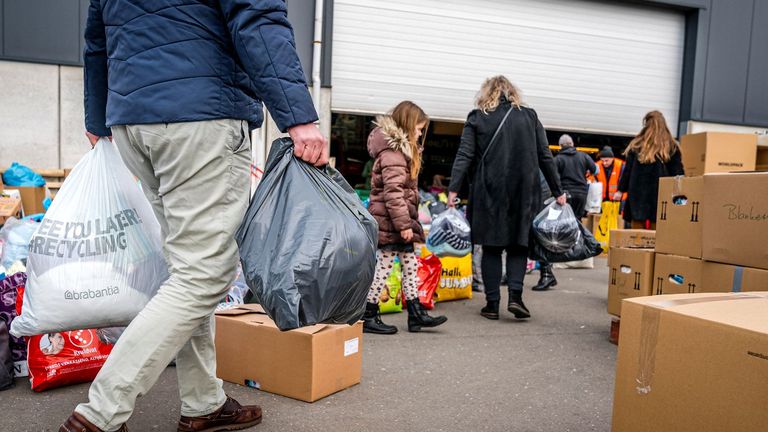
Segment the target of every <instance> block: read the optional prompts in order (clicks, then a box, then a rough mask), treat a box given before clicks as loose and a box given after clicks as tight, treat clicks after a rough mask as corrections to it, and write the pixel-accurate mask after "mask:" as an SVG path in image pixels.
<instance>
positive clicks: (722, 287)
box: [700, 262, 768, 313]
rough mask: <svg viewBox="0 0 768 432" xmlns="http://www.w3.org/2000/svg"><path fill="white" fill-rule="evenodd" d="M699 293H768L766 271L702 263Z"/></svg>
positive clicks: (767, 271)
mask: <svg viewBox="0 0 768 432" xmlns="http://www.w3.org/2000/svg"><path fill="white" fill-rule="evenodd" d="M700 291H701V292H746V291H768V270H762V269H756V268H751V267H740V266H734V265H729V264H720V263H713V262H704V265H703V267H702V283H701V290H700ZM767 313H768V312H767Z"/></svg>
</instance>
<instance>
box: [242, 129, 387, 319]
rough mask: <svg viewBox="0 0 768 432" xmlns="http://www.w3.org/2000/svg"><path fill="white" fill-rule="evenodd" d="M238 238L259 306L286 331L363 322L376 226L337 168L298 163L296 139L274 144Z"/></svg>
mask: <svg viewBox="0 0 768 432" xmlns="http://www.w3.org/2000/svg"><path fill="white" fill-rule="evenodd" d="M236 240H237V244H238V246H239V247H240V261H241V262H242V265H243V274H244V275H245V281H246V283H247V284H248V287H249V288H250V289H251V291H252V292H253V295H254V301H255V302H257V303H260V304H261V305H262V307H263V308H264V310H265V311H266V312H267V314H268V315H269V317H270V318H272V319H273V320H274V321H275V324H277V327H278V328H279V329H280V330H290V329H295V328H298V327H303V326H308V325H313V324H318V323H334V324H342V323H347V324H350V325H351V324H354V323H355V322H357V321H358V320H360V318H361V317H362V316H363V312H364V311H365V303H366V297H367V295H368V290H369V288H370V287H371V283H372V282H373V275H374V271H375V267H376V242H377V240H378V226H377V225H376V221H375V220H374V219H373V216H371V214H370V213H368V211H367V210H366V209H365V207H363V204H362V203H361V202H360V200H359V199H358V198H357V195H356V194H355V192H354V190H353V189H352V188H351V187H350V186H349V184H348V183H347V182H346V181H345V180H344V178H343V177H342V176H341V174H339V173H338V172H337V171H336V170H334V169H332V168H330V167H328V168H325V169H320V168H316V167H313V166H311V165H309V164H307V163H304V162H302V161H301V160H299V159H297V158H295V157H294V156H293V141H291V140H290V139H288V138H281V139H278V140H276V141H275V142H274V143H272V149H271V150H270V152H269V157H268V159H267V168H266V170H265V174H264V178H263V179H262V180H261V183H260V184H259V187H258V189H257V190H256V194H255V195H254V196H253V200H252V201H251V204H250V206H249V208H248V212H247V213H246V215H245V219H244V220H243V223H242V225H241V226H240V228H239V229H238V232H237V235H236Z"/></svg>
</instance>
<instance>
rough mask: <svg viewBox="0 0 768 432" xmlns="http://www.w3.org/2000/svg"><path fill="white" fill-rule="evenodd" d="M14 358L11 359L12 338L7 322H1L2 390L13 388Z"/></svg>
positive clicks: (0, 386)
mask: <svg viewBox="0 0 768 432" xmlns="http://www.w3.org/2000/svg"><path fill="white" fill-rule="evenodd" d="M13 376H14V372H13V358H12V357H11V336H10V335H9V334H8V327H6V326H5V321H2V320H0V390H7V389H9V388H11V387H13V384H14V382H13Z"/></svg>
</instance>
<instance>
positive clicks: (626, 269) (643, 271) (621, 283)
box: [608, 248, 655, 316]
mask: <svg viewBox="0 0 768 432" xmlns="http://www.w3.org/2000/svg"><path fill="white" fill-rule="evenodd" d="M654 255H655V254H654V252H653V249H621V248H618V249H611V253H610V254H609V255H608V268H609V281H608V313H609V314H611V315H615V316H621V301H622V300H624V299H627V298H632V297H642V296H649V295H651V294H652V293H653V261H654Z"/></svg>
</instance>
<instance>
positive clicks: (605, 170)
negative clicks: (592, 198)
mask: <svg viewBox="0 0 768 432" xmlns="http://www.w3.org/2000/svg"><path fill="white" fill-rule="evenodd" d="M598 157H599V158H600V163H599V164H598V167H597V168H598V171H597V175H596V177H597V181H599V182H600V183H602V184H603V201H614V195H616V192H618V191H619V178H621V173H622V172H623V171H624V161H622V160H621V159H617V158H615V157H614V156H613V149H612V148H611V147H610V146H605V147H603V149H602V150H600V153H598ZM624 199H626V197H624V196H622V197H621V198H620V199H619V200H616V201H623V200H624Z"/></svg>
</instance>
